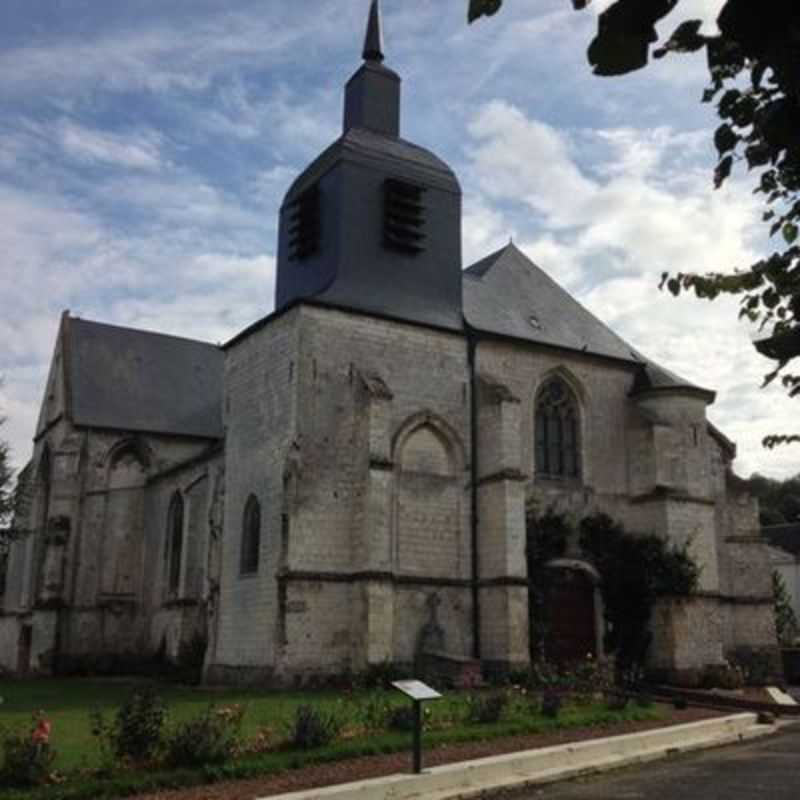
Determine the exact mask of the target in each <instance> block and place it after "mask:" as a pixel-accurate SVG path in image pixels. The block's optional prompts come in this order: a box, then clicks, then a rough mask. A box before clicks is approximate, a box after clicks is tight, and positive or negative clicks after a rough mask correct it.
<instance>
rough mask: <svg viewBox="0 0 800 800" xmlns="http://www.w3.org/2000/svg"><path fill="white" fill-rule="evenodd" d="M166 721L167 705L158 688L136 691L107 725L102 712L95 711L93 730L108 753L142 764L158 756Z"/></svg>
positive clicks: (92, 716)
mask: <svg viewBox="0 0 800 800" xmlns="http://www.w3.org/2000/svg"><path fill="white" fill-rule="evenodd" d="M166 719H167V709H166V706H165V704H164V701H163V699H162V698H161V696H160V695H159V694H157V693H156V691H155V689H153V688H152V687H144V688H137V689H134V690H133V692H131V694H130V695H129V696H128V698H127V699H126V700H125V701H124V702H123V703H122V705H121V706H120V707H119V709H118V711H117V713H116V716H115V717H114V721H113V722H110V723H109V722H107V721H106V720H105V718H104V716H103V714H102V713H101V712H100V711H99V710H96V709H95V710H94V711H92V712H91V723H92V728H91V730H92V735H93V736H94V737H95V738H97V739H98V740H99V742H100V746H101V749H103V750H104V751H106V752H107V753H108V754H113V755H114V756H116V757H117V758H119V759H122V760H128V761H132V762H134V763H142V762H146V761H148V760H152V759H153V758H155V756H156V755H157V754H158V752H159V750H160V748H161V744H162V735H163V730H164V723H165V722H166Z"/></svg>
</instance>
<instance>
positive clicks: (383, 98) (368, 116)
mask: <svg viewBox="0 0 800 800" xmlns="http://www.w3.org/2000/svg"><path fill="white" fill-rule="evenodd" d="M363 57H364V63H363V64H362V65H361V66H360V67H359V68H358V69H357V70H356V73H355V75H353V76H352V77H351V78H350V80H349V81H348V82H347V87H346V88H345V100H344V130H345V132H346V131H349V130H350V129H351V128H364V129H366V130H369V131H372V132H373V133H380V134H383V135H384V136H394V137H397V136H399V134H400V76H399V75H398V74H397V73H396V72H392V70H390V69H388V68H387V67H385V66H384V65H383V64H382V63H381V62H382V61H383V36H382V33H381V6H380V2H379V0H372V3H371V5H370V7H369V21H368V22H367V35H366V37H365V39H364V53H363Z"/></svg>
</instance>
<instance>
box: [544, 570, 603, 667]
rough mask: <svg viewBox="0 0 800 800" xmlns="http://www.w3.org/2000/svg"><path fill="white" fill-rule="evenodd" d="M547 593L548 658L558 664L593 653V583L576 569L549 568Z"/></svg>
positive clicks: (546, 643)
mask: <svg viewBox="0 0 800 800" xmlns="http://www.w3.org/2000/svg"><path fill="white" fill-rule="evenodd" d="M548 577H549V580H548V592H547V606H548V608H547V619H548V623H549V625H548V628H549V631H548V636H547V640H546V642H545V651H546V655H547V657H548V659H549V660H550V661H554V662H556V663H560V664H567V663H571V662H575V661H581V660H583V659H585V658H586V656H587V654H588V653H591V654H592V656H597V638H596V633H595V608H594V583H593V582H592V579H591V577H590V576H589V575H588V574H587V573H586V572H584V571H583V570H579V569H567V568H563V567H559V568H554V569H552V570H550V575H549V576H548Z"/></svg>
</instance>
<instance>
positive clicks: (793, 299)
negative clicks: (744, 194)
mask: <svg viewBox="0 0 800 800" xmlns="http://www.w3.org/2000/svg"><path fill="white" fill-rule="evenodd" d="M571 2H572V5H573V7H574V8H575V9H583V8H585V7H586V6H587V5H588V4H589V2H590V0H571ZM679 2H680V0H616V2H615V3H613V4H612V5H611V6H609V7H608V8H607V9H606V10H605V11H604V12H603V13H602V14H600V15H599V18H598V30H597V35H596V36H595V38H594V39H593V41H592V42H591V44H590V45H589V48H588V52H587V56H588V60H589V63H590V64H591V66H592V68H593V71H594V72H595V74H597V75H621V74H624V73H627V72H631V71H633V70H637V69H640V68H641V67H644V66H645V65H646V64H647V61H648V56H649V54H650V47H651V45H653V44H654V43H655V42H656V41H657V40H658V34H657V33H656V29H655V25H656V23H657V22H658V21H659V20H661V19H662V18H663V17H666V16H667V15H668V14H670V13H671V12H673V11H675V9H676V7H677V6H678V5H679ZM502 4H503V0H469V6H468V18H469V21H470V22H473V21H475V20H477V19H479V18H480V17H484V16H491V15H493V14H495V13H496V12H497V11H498V10H499V9H500V8H501V7H502ZM717 26H718V28H719V32H718V33H716V34H714V35H710V36H707V35H704V34H702V33H700V29H701V27H702V21H701V20H697V19H688V20H683V21H682V22H680V23H679V24H678V25H677V27H676V28H675V30H674V32H673V33H672V35H671V36H670V37H669V39H667V40H666V42H664V43H663V44H662V45H661V46H660V47H658V48H656V49H655V50H653V52H652V55H653V56H654V57H655V58H662V57H664V56H666V55H667V54H670V53H693V52H700V51H704V52H705V55H706V61H707V64H708V72H709V84H708V88H707V89H706V90H705V92H704V93H703V97H702V100H703V102H707V103H710V102H716V108H717V114H718V116H719V118H720V125H719V126H718V127H717V129H716V131H715V132H714V144H715V146H716V149H717V153H718V160H717V164H716V167H715V169H714V185H715V187H717V188H718V187H719V186H721V185H722V184H723V183H724V182H725V181H726V180H727V179H728V177H729V176H730V174H731V172H732V170H733V168H734V167H735V166H736V167H746V168H747V169H748V170H749V171H750V172H751V173H752V174H753V180H754V183H755V192H756V193H758V194H761V195H762V197H763V201H764V211H763V219H764V221H765V222H767V223H769V225H770V235H771V236H774V237H775V236H777V238H776V239H775V242H776V244H775V250H774V251H773V252H772V253H771V254H770V255H767V256H765V257H764V258H761V259H759V260H758V261H756V262H755V263H754V264H751V265H749V266H744V267H739V268H737V269H736V271H735V272H733V273H730V272H727V273H726V272H717V271H714V272H709V273H706V274H703V275H700V274H696V273H677V274H675V275H670V274H668V273H665V274H664V275H663V276H662V281H661V286H662V288H664V287H666V288H667V290H668V291H670V292H671V293H672V294H673V295H676V296H677V295H679V294H680V293H681V292H682V291H692V292H694V293H695V295H696V296H697V297H699V298H703V299H707V300H713V299H715V298H716V297H718V296H719V295H721V294H729V295H736V296H739V297H740V298H741V311H740V316H743V317H747V318H748V319H750V320H751V321H752V322H755V323H757V324H759V326H760V330H762V331H764V333H765V335H764V338H763V339H762V340H760V341H759V342H757V343H756V348H757V350H758V351H759V352H760V353H761V354H762V355H764V356H766V357H767V358H769V359H772V360H773V362H774V365H773V369H771V370H770V371H769V372H768V374H767V375H766V376H765V379H764V385H767V384H769V383H771V382H772V381H774V380H775V379H777V378H780V380H781V383H782V384H783V387H784V388H785V390H786V391H787V392H788V394H789V396H791V397H797V396H799V395H800V375H798V374H793V373H791V372H789V371H787V369H786V368H787V366H788V365H789V364H790V362H791V361H793V360H794V359H796V358H798V357H800V239H798V233H799V232H800V136H798V135H797V131H798V129H800V69H799V68H798V64H799V63H800V3H798V2H797V0H761V2H754V0H725V1H724V2H723V3H722V8H721V10H720V13H719V16H718V18H717ZM785 442H800V434H789V435H773V436H767V437H766V438H765V439H764V444H765V445H766V446H767V447H773V446H775V445H776V444H780V443H785Z"/></svg>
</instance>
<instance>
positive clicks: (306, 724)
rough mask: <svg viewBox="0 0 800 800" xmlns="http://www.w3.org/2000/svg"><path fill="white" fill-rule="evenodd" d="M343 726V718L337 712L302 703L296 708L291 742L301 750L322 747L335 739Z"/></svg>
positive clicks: (291, 729) (290, 737) (290, 736)
mask: <svg viewBox="0 0 800 800" xmlns="http://www.w3.org/2000/svg"><path fill="white" fill-rule="evenodd" d="M341 728H342V723H341V720H340V718H339V716H338V715H337V714H336V713H335V712H326V711H319V710H317V709H315V708H314V707H313V706H310V705H300V706H298V707H297V709H296V710H295V715H294V720H293V722H292V725H291V728H290V730H289V742H290V744H291V745H292V746H293V747H298V748H300V749H301V750H308V749H310V748H312V747H322V746H323V745H326V744H330V743H331V742H332V741H334V740H335V739H336V737H337V736H338V735H339V731H340V730H341Z"/></svg>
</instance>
